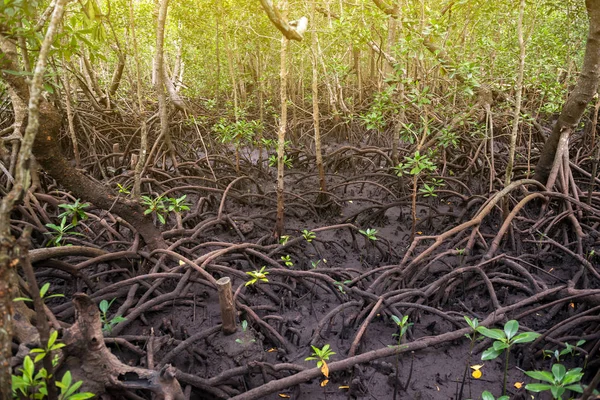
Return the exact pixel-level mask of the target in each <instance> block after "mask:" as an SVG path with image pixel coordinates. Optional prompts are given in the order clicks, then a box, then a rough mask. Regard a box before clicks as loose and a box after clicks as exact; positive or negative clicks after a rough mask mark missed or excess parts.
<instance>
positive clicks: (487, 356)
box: [481, 347, 502, 361]
mask: <svg viewBox="0 0 600 400" xmlns="http://www.w3.org/2000/svg"><path fill="white" fill-rule="evenodd" d="M500 354H502V352H501V351H496V350H494V348H493V347H490V348H489V349H487V350H486V351H484V352H483V353H482V354H481V359H482V360H484V361H489V360H493V359H495V358H497V357H498V356H499V355H500Z"/></svg>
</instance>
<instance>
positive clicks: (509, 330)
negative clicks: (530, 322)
mask: <svg viewBox="0 0 600 400" xmlns="http://www.w3.org/2000/svg"><path fill="white" fill-rule="evenodd" d="M518 330H519V323H518V322H517V321H515V320H514V319H511V320H510V321H508V322H507V323H506V324H504V333H506V337H507V338H508V339H511V338H512V337H513V336H515V334H516V333H517V331H518Z"/></svg>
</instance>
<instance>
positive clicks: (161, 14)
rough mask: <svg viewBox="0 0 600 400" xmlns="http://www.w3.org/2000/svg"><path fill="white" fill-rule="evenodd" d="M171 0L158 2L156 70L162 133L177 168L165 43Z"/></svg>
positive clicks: (156, 87)
mask: <svg viewBox="0 0 600 400" xmlns="http://www.w3.org/2000/svg"><path fill="white" fill-rule="evenodd" d="M168 6H169V0H160V1H159V2H158V18H157V21H156V52H155V55H154V71H155V74H156V84H155V89H156V93H157V97H158V113H159V116H160V133H161V136H162V137H163V139H164V141H165V144H166V145H167V151H168V152H169V153H170V156H171V160H172V161H173V166H174V167H175V168H177V159H176V157H175V148H174V147H173V142H172V141H171V134H170V133H169V115H168V113H169V111H168V108H167V95H166V93H165V78H166V77H165V67H164V44H165V21H166V20H167V11H168Z"/></svg>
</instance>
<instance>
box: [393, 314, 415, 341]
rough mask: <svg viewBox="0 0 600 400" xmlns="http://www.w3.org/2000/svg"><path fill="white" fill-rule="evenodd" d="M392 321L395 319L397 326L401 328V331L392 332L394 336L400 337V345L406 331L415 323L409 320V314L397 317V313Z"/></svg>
mask: <svg viewBox="0 0 600 400" xmlns="http://www.w3.org/2000/svg"><path fill="white" fill-rule="evenodd" d="M392 321H394V323H395V324H396V326H397V327H398V329H399V332H398V333H394V334H392V336H393V337H397V338H398V346H400V342H401V341H402V338H403V337H404V335H405V334H406V331H407V330H408V328H409V327H410V326H411V325H413V323H412V322H410V323H409V322H408V315H405V316H404V317H402V318H399V317H397V316H395V315H392Z"/></svg>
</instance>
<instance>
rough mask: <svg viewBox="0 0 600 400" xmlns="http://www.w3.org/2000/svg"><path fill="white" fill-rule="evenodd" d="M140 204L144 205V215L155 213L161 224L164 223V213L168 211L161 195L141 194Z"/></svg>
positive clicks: (165, 221)
mask: <svg viewBox="0 0 600 400" xmlns="http://www.w3.org/2000/svg"><path fill="white" fill-rule="evenodd" d="M141 199H142V205H144V206H146V210H144V215H148V214H152V213H155V214H156V218H158V220H159V221H160V223H161V224H163V225H164V224H166V223H167V219H166V214H167V213H168V210H167V208H166V207H165V204H164V202H163V196H162V195H160V196H158V197H155V198H152V197H150V196H142V197H141Z"/></svg>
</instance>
